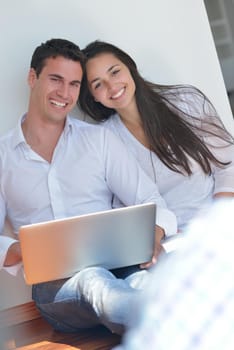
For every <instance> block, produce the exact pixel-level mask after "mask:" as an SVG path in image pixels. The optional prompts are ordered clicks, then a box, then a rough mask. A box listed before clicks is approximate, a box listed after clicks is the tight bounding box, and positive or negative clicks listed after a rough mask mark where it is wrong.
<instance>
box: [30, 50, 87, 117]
mask: <svg viewBox="0 0 234 350" xmlns="http://www.w3.org/2000/svg"><path fill="white" fill-rule="evenodd" d="M81 80H82V68H81V65H80V63H79V62H75V61H72V60H70V59H66V58H64V57H62V56H58V57H56V58H48V59H47V60H46V62H45V66H44V67H43V69H42V71H41V73H40V74H39V76H38V77H37V75H36V72H35V70H34V69H30V72H29V77H28V82H29V86H30V88H31V98H30V108H31V111H32V112H33V114H37V118H40V119H41V120H44V121H49V122H53V123H57V122H61V121H64V119H65V117H66V115H67V114H68V113H69V112H70V111H71V110H72V109H73V107H74V106H75V104H76V102H77V100H78V97H79V92H80V84H81Z"/></svg>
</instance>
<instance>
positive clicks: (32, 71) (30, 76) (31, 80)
mask: <svg viewBox="0 0 234 350" xmlns="http://www.w3.org/2000/svg"><path fill="white" fill-rule="evenodd" d="M36 80H37V74H36V71H35V69H34V68H30V70H29V72H28V85H29V86H30V87H31V88H32V87H33V86H34V84H35V81H36Z"/></svg>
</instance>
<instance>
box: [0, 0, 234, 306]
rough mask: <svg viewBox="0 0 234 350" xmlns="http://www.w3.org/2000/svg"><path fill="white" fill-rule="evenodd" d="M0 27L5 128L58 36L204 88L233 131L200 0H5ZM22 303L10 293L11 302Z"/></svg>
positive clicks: (161, 79) (149, 73)
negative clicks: (40, 50) (38, 59)
mask: <svg viewBox="0 0 234 350" xmlns="http://www.w3.org/2000/svg"><path fill="white" fill-rule="evenodd" d="M0 33H1V56H0V66H1V84H0V86H1V88H0V89H1V94H0V96H1V126H0V134H3V133H4V132H6V131H7V130H8V129H9V128H10V127H12V126H14V125H15V122H16V120H17V119H18V118H19V117H20V116H21V114H22V113H23V112H24V111H25V110H26V109H27V95H28V88H27V84H26V75H27V71H28V67H29V63H30V59H31V54H32V51H33V50H34V48H35V47H36V46H37V45H38V44H40V43H41V42H43V41H45V40H47V39H49V38H52V37H63V38H66V39H70V40H73V41H75V42H77V43H78V44H79V45H80V46H81V47H84V45H86V44H87V43H88V42H89V41H92V40H95V39H101V40H106V41H110V42H112V43H114V44H117V45H119V46H120V47H121V48H123V49H125V50H127V51H128V52H129V53H130V54H131V55H132V56H133V57H134V58H135V60H136V61H137V63H138V66H139V68H140V71H141V73H142V74H143V76H145V77H146V78H148V79H151V80H154V81H155V82H158V83H169V84H173V83H190V84H194V85H196V86H197V87H199V88H200V89H201V90H203V91H204V92H205V93H206V94H207V95H208V97H209V98H210V99H211V100H212V101H213V103H214V104H215V106H216V108H217V110H218V111H219V113H220V115H221V117H222V118H223V121H224V123H225V125H226V126H227V127H228V128H229V129H230V130H231V131H233V130H234V127H233V120H232V114H231V109H230V106H229V102H228V99H227V95H226V91H225V86H224V82H223V78H222V75H221V70H220V67H219V62H218V58H217V55H216V52H215V46H214V43H213V39H212V36H211V32H210V28H209V23H208V19H207V16H206V13H205V7H204V4H203V1H202V0H176V1H174V0H145V1H142V0H118V1H117V2H116V1H113V0H96V1H95V0H85V1H84V0H66V1H62V0H49V1H48V0H40V1H37V0H20V1H15V0H1V11H0ZM5 277H6V276H5V275H4V281H5V285H4V288H6V290H7V288H8V282H7V279H6V278H5ZM0 278H1V281H2V278H3V273H2V274H1V273H0ZM9 283H10V282H9ZM1 289H2V282H1ZM17 293H18V294H20V293H19V291H17ZM1 295H2V291H1ZM0 298H2V297H1V296H0ZM17 303H19V300H17V301H15V300H13V298H12V297H11V298H10V297H9V300H8V302H7V301H5V306H8V305H13V304H17ZM0 305H1V303H0Z"/></svg>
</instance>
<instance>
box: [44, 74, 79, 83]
mask: <svg viewBox="0 0 234 350" xmlns="http://www.w3.org/2000/svg"><path fill="white" fill-rule="evenodd" d="M49 77H53V78H57V79H60V80H64V78H63V77H62V76H61V75H59V74H49ZM71 83H72V84H81V81H80V80H72V81H71Z"/></svg>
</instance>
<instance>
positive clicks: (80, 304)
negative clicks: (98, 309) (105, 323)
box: [32, 273, 100, 332]
mask: <svg viewBox="0 0 234 350" xmlns="http://www.w3.org/2000/svg"><path fill="white" fill-rule="evenodd" d="M78 275H79V273H78V274H76V275H74V276H73V277H71V278H69V279H63V280H56V281H51V282H46V283H40V284H36V285H33V287H32V298H33V300H34V301H35V303H36V305H37V307H38V309H39V310H40V312H41V314H42V316H43V317H44V318H45V319H46V320H47V321H48V322H49V323H50V324H51V325H52V327H53V328H54V329H55V330H58V331H61V332H77V331H78V330H79V329H81V328H91V327H95V326H97V325H98V324H100V321H99V320H98V317H97V316H96V314H95V312H94V311H93V309H92V307H91V306H90V305H89V304H88V303H86V302H85V301H84V300H83V299H82V297H81V295H79V293H78Z"/></svg>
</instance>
